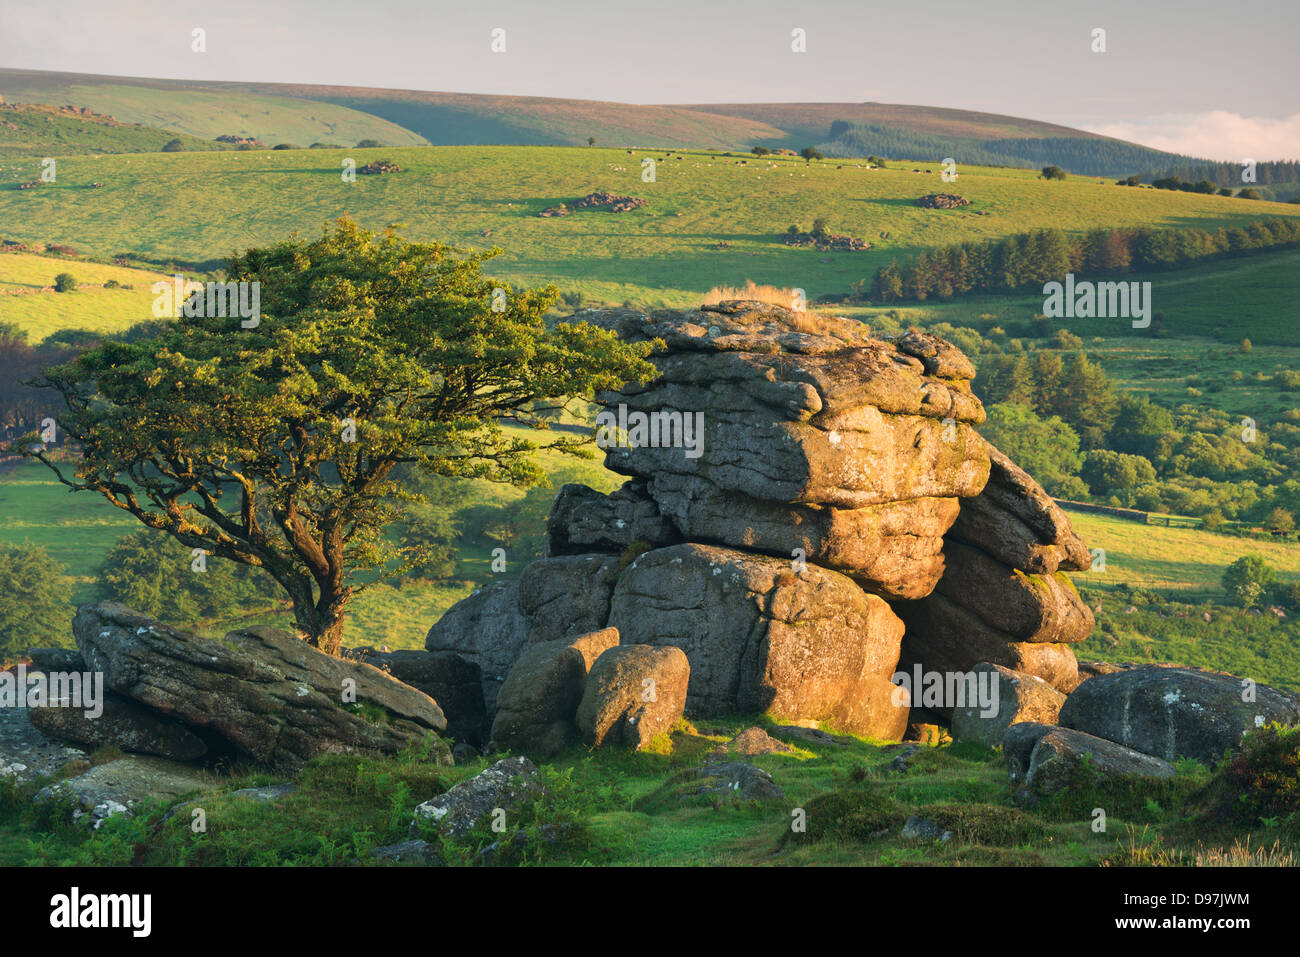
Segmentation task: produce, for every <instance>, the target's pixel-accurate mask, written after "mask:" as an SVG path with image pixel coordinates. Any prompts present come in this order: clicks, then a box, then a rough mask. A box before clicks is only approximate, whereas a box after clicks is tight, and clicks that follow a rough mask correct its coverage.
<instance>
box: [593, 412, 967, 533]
mask: <svg viewBox="0 0 1300 957" xmlns="http://www.w3.org/2000/svg"><path fill="white" fill-rule="evenodd" d="M638 398H642V399H644V401H645V405H644V407H642V408H640V409H639V411H645V412H646V414H647V415H649V414H652V413H654V412H656V411H657V410H661V409H664V408H668V409H709V413H708V415H707V416H705V418H704V420H703V422H704V430H703V433H702V442H701V454H700V455H699V456H698V457H692V456H690V455H687V454H686V453H687V452H688V451H690V450H689V449H684V448H683V447H681V446H650V445H642V446H636V447H628V446H615V447H612V448H610V449H609V450H608V451H607V452H606V456H605V466H606V467H607V468H609V469H611V470H612V471H615V472H620V473H622V474H625V475H644V476H654V475H659V474H661V473H675V474H679V475H687V476H707V477H708V479H709V480H710V481H712V482H713V483H714V484H715V485H716V486H717V487H718V488H720V489H722V490H724V491H727V492H738V493H740V494H742V495H746V496H748V497H750V498H756V499H760V500H766V501H773V502H789V503H812V504H821V505H834V506H836V507H839V508H862V507H864V506H869V505H881V504H884V503H886V502H894V501H898V500H900V499H912V498H922V497H927V496H928V497H940V498H952V497H963V496H971V495H975V494H977V493H978V492H979V490H980V489H981V488H983V486H984V482H985V480H986V478H987V477H988V458H987V456H986V454H985V452H984V446H983V445H982V444H981V443H980V440H979V437H978V435H976V433H975V431H974V429H972V428H971V427H970V426H969V425H967V424H965V423H960V422H956V423H947V424H945V423H944V422H941V421H940V420H938V419H934V418H930V417H928V416H923V415H891V414H888V413H885V412H881V411H880V410H879V409H877V408H875V407H874V406H864V407H862V408H860V409H855V410H852V411H849V412H845V413H843V414H841V415H839V416H835V417H828V418H826V419H824V420H822V422H821V423H820V424H819V425H813V424H811V423H809V422H800V421H789V420H780V419H776V420H774V418H773V416H772V414H771V412H768V411H766V410H762V409H756V408H742V409H727V408H725V407H722V408H720V407H718V400H717V399H716V398H715V397H714V395H713V394H712V393H711V392H707V391H704V390H696V391H694V392H689V393H687V394H680V390H666V391H665V392H664V393H663V394H657V393H656V394H650V395H646V396H643V397H638Z"/></svg>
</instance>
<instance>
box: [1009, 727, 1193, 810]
mask: <svg viewBox="0 0 1300 957" xmlns="http://www.w3.org/2000/svg"><path fill="white" fill-rule="evenodd" d="M1085 759H1086V760H1085ZM1174 773H1175V772H1174V766H1173V765H1172V764H1170V763H1169V762H1168V761H1164V760H1162V759H1160V758H1157V757H1153V756H1152V755H1149V754H1143V753H1142V752H1141V751H1135V750H1134V749H1133V748H1128V747H1125V746H1124V745H1122V744H1117V743H1115V742H1114V741H1108V740H1106V739H1105V738H1098V737H1095V736H1094V735H1091V734H1084V733H1083V732H1082V731H1074V730H1071V729H1069V728H1053V729H1052V730H1050V731H1048V732H1047V733H1046V734H1044V735H1042V736H1041V737H1040V738H1039V739H1038V742H1037V743H1036V744H1035V745H1034V750H1033V753H1032V754H1031V756H1030V759H1029V771H1028V773H1027V774H1026V775H1025V783H1026V784H1027V785H1028V786H1029V788H1030V789H1031V790H1033V791H1035V792H1037V793H1038V794H1042V795H1047V794H1054V793H1055V792H1057V791H1060V790H1061V789H1063V788H1066V787H1068V786H1069V785H1071V784H1073V783H1075V782H1076V781H1081V782H1082V783H1089V780H1086V779H1085V777H1086V778H1087V779H1091V778H1093V777H1096V776H1100V777H1102V778H1110V777H1140V778H1171V777H1173V776H1174Z"/></svg>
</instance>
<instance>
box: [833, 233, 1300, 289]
mask: <svg viewBox="0 0 1300 957" xmlns="http://www.w3.org/2000/svg"><path fill="white" fill-rule="evenodd" d="M1298 242H1300V221H1297V220H1292V219H1282V218H1276V217H1274V218H1270V219H1265V220H1260V221H1258V222H1254V223H1250V224H1249V225H1247V226H1243V227H1237V226H1234V227H1231V228H1220V229H1218V230H1215V231H1214V232H1209V231H1207V230H1204V229H1187V228H1183V229H1151V228H1147V227H1141V228H1138V229H1094V230H1090V231H1089V232H1086V233H1083V234H1081V235H1070V234H1068V233H1065V232H1063V231H1062V230H1059V229H1039V230H1034V231H1033V232H1028V233H1020V234H1018V235H1015V236H1007V237H1005V238H1003V239H997V240H989V241H986V242H966V243H958V244H954V245H951V246H941V247H938V248H935V249H929V250H926V251H924V252H922V253H921V254H920V255H918V256H917V257H916V258H915V259H912V260H909V261H905V262H904V263H902V264H901V265H900V264H899V262H898V261H897V260H894V261H893V262H890V263H889V264H888V265H886V266H882V267H881V268H880V269H879V270H877V272H876V274H875V276H874V277H873V278H872V280H871V283H870V286H869V288H868V287H867V284H866V283H865V282H861V281H860V282H858V283H856V284H855V285H854V288H853V298H855V299H858V300H863V299H865V300H868V301H872V302H897V301H899V300H915V301H923V300H926V299H930V298H937V299H949V298H951V297H953V296H958V295H962V294H964V293H971V292H1013V291H1018V290H1023V289H1029V288H1032V287H1035V286H1041V285H1042V284H1043V283H1045V282H1050V281H1052V280H1059V279H1061V277H1063V276H1064V275H1065V274H1066V273H1068V272H1073V273H1076V274H1084V273H1091V274H1115V273H1128V272H1148V271H1156V270H1161V269H1171V268H1174V267H1177V266H1181V265H1185V264H1186V263H1190V262H1197V261H1201V260H1207V259H1217V258H1225V257H1229V256H1238V255H1242V254H1245V253H1249V252H1252V251H1256V250H1264V249H1276V248H1279V247H1283V246H1290V245H1294V244H1296V243H1298Z"/></svg>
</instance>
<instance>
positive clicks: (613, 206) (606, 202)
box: [573, 190, 649, 213]
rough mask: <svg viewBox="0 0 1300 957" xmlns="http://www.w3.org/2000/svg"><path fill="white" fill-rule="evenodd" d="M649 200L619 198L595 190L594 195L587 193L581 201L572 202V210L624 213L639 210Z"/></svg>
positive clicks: (612, 194) (629, 197) (615, 195)
mask: <svg viewBox="0 0 1300 957" xmlns="http://www.w3.org/2000/svg"><path fill="white" fill-rule="evenodd" d="M647 202H649V200H645V199H641V198H639V197H636V196H619V195H617V194H615V193H609V192H605V191H604V190H597V191H596V192H594V193H588V194H587V195H586V196H584V197H582V198H581V199H575V200H574V201H573V208H574V209H605V210H608V211H609V212H611V213H626V212H629V211H630V210H633V209H639V208H640V207H642V206H644V205H645V204H646V203H647Z"/></svg>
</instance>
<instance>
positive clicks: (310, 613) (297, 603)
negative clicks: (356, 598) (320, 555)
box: [293, 589, 351, 658]
mask: <svg viewBox="0 0 1300 957" xmlns="http://www.w3.org/2000/svg"><path fill="white" fill-rule="evenodd" d="M349 597H351V596H350V589H349V593H346V594H344V595H334V596H322V597H321V599H320V600H319V601H317V602H312V601H311V600H310V598H308V599H307V600H299V599H298V598H297V597H295V599H294V604H293V617H294V621H295V622H297V624H298V630H299V631H301V632H302V635H303V639H304V640H305V641H306V642H307V644H309V645H311V646H312V647H313V648H316V649H318V650H320V651H323V652H325V654H327V655H333V656H334V657H336V658H337V657H338V656H339V652H340V651H342V650H343V621H344V617H345V611H344V609H345V607H346V605H347V601H348V598H349Z"/></svg>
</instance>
